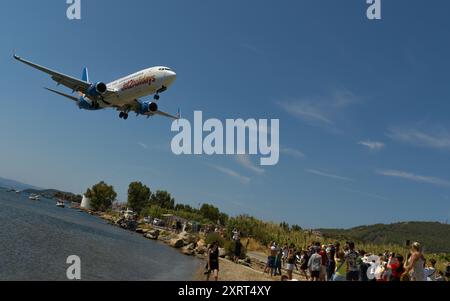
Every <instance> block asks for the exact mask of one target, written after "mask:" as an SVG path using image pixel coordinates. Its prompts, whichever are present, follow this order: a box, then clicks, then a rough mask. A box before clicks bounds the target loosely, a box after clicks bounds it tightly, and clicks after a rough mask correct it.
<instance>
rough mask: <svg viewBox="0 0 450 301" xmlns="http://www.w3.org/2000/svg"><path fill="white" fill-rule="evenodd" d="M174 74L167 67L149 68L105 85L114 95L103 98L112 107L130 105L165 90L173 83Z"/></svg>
mask: <svg viewBox="0 0 450 301" xmlns="http://www.w3.org/2000/svg"><path fill="white" fill-rule="evenodd" d="M175 79H176V73H175V72H174V71H172V70H171V69H170V68H167V67H162V66H161V67H151V68H148V69H144V70H141V71H139V72H136V73H133V74H131V75H128V76H125V77H123V78H120V79H117V80H115V81H113V82H111V83H109V84H107V85H106V86H107V88H108V90H113V91H116V93H115V95H112V96H109V97H107V98H105V100H106V101H107V102H110V103H111V104H112V105H114V106H125V105H127V104H132V103H134V102H135V100H136V99H139V98H142V97H145V96H148V95H153V94H158V93H159V92H163V91H165V90H167V89H168V88H169V87H170V86H171V85H172V84H173V82H174V81H175Z"/></svg>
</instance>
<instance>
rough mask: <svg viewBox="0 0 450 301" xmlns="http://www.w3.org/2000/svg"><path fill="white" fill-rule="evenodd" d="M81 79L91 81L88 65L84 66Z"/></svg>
mask: <svg viewBox="0 0 450 301" xmlns="http://www.w3.org/2000/svg"><path fill="white" fill-rule="evenodd" d="M81 79H82V80H83V81H85V82H88V83H89V70H88V68H87V67H84V68H83V76H82V77H81Z"/></svg>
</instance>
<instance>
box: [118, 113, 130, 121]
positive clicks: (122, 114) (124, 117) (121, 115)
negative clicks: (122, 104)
mask: <svg viewBox="0 0 450 301" xmlns="http://www.w3.org/2000/svg"><path fill="white" fill-rule="evenodd" d="M119 118H121V119H123V120H127V119H128V113H125V112H120V113H119Z"/></svg>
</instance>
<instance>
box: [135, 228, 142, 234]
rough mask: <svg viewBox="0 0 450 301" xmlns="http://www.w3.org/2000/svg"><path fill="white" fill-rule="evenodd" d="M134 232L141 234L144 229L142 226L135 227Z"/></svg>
mask: <svg viewBox="0 0 450 301" xmlns="http://www.w3.org/2000/svg"><path fill="white" fill-rule="evenodd" d="M136 233H141V234H142V233H144V229H142V228H137V229H136Z"/></svg>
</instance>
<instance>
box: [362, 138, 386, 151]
mask: <svg viewBox="0 0 450 301" xmlns="http://www.w3.org/2000/svg"><path fill="white" fill-rule="evenodd" d="M358 144H359V145H363V146H366V147H368V148H369V149H370V150H371V151H375V152H377V151H380V150H382V149H383V148H384V147H385V146H386V145H385V144H384V143H383V142H377V141H370V140H367V141H360V142H358Z"/></svg>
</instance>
